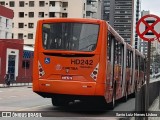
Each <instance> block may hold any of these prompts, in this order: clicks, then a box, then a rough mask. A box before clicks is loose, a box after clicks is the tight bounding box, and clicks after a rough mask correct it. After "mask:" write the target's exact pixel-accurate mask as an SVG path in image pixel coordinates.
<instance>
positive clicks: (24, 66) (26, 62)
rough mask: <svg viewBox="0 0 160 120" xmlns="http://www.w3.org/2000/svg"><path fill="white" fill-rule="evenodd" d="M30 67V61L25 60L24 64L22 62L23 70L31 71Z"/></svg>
mask: <svg viewBox="0 0 160 120" xmlns="http://www.w3.org/2000/svg"><path fill="white" fill-rule="evenodd" d="M29 66H30V62H29V60H23V62H22V68H23V69H29Z"/></svg>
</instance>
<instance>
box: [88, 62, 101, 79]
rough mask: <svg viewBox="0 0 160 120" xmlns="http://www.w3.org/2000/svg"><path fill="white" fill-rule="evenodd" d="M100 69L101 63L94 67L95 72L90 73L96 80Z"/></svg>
mask: <svg viewBox="0 0 160 120" xmlns="http://www.w3.org/2000/svg"><path fill="white" fill-rule="evenodd" d="M98 69H99V63H98V64H97V66H96V67H95V68H94V70H93V72H92V73H91V75H90V76H91V77H92V78H93V79H94V80H95V81H96V80H97V75H98Z"/></svg>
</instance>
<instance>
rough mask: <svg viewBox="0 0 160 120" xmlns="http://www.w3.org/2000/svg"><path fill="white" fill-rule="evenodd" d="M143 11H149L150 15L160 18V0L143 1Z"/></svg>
mask: <svg viewBox="0 0 160 120" xmlns="http://www.w3.org/2000/svg"><path fill="white" fill-rule="evenodd" d="M141 10H147V11H148V10H149V11H150V14H154V15H157V16H159V17H160V0H141Z"/></svg>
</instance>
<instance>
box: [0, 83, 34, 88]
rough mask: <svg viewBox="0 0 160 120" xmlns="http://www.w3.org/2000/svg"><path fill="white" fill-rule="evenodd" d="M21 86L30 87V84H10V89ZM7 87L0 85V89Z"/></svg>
mask: <svg viewBox="0 0 160 120" xmlns="http://www.w3.org/2000/svg"><path fill="white" fill-rule="evenodd" d="M22 86H31V87H32V83H11V84H10V87H22ZM5 87H7V86H6V85H5V84H0V88H5Z"/></svg>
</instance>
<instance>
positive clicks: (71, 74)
mask: <svg viewBox="0 0 160 120" xmlns="http://www.w3.org/2000/svg"><path fill="white" fill-rule="evenodd" d="M135 53H136V52H135V50H134V49H133V48H132V47H131V46H130V45H129V44H127V43H125V42H124V39H123V38H122V37H121V36H120V35H119V34H118V33H117V32H116V31H115V30H114V29H113V28H112V27H111V26H110V25H109V24H108V23H107V22H106V21H103V20H97V19H80V18H54V19H43V20H39V21H38V23H37V31H36V40H35V50H34V65H33V91H34V92H36V93H37V94H39V95H41V96H42V97H47V98H51V99H52V104H53V105H54V106H62V105H67V104H68V103H69V102H71V101H74V100H81V101H89V102H91V101H92V102H94V101H96V103H98V104H101V103H103V104H106V103H109V104H107V105H109V106H110V107H111V108H113V107H114V106H115V101H116V100H117V99H120V98H124V99H125V100H127V96H128V95H129V94H132V93H133V92H135V88H136V87H135V86H136V85H135V80H134V75H135V72H136V70H135V69H136V68H135ZM139 54H140V53H139ZM141 58H142V59H144V56H143V55H141ZM126 60H127V63H126ZM139 73H140V72H139ZM142 73H144V72H143V71H142ZM128 74H129V76H128ZM137 81H138V80H137Z"/></svg>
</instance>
